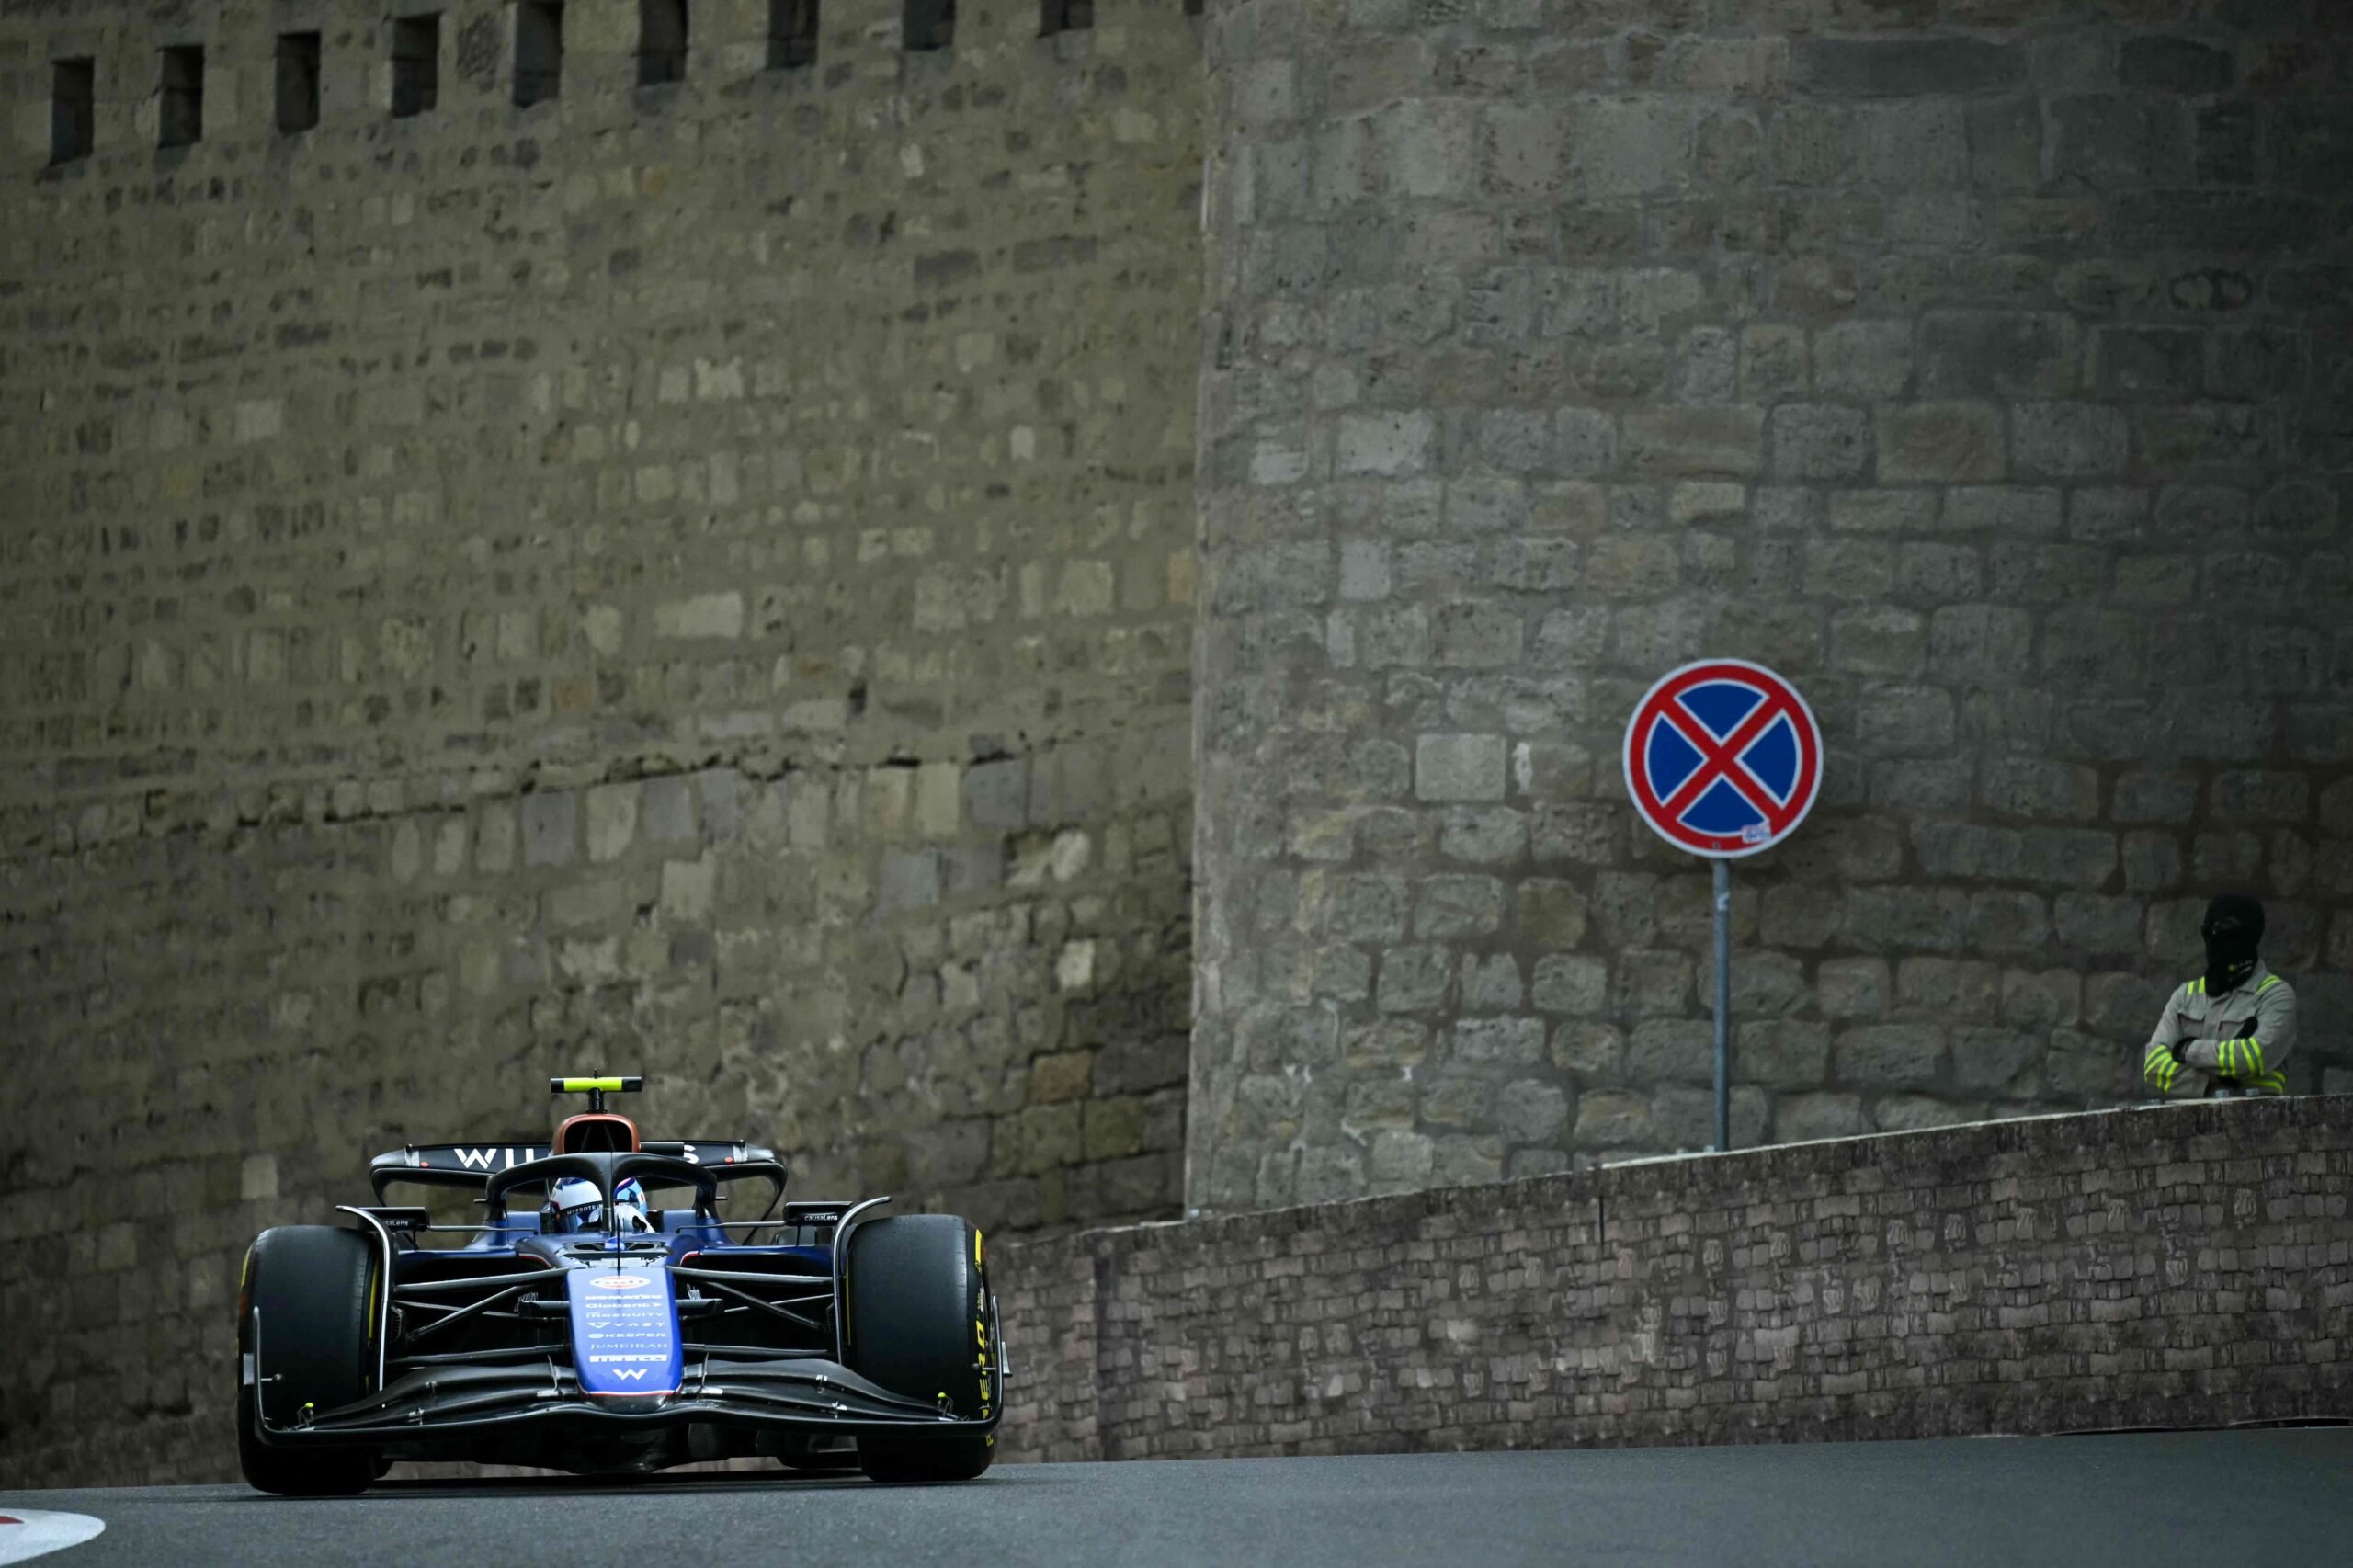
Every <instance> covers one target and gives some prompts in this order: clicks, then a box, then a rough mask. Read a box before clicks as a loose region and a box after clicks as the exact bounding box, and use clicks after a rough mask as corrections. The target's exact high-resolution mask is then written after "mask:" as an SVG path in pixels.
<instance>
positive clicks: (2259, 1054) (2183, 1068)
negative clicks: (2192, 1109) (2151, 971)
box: [2141, 959, 2296, 1096]
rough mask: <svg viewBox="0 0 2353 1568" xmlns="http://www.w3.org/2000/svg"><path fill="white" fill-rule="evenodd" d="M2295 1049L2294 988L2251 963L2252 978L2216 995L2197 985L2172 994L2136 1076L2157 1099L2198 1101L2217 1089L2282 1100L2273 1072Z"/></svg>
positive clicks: (2281, 1079)
mask: <svg viewBox="0 0 2353 1568" xmlns="http://www.w3.org/2000/svg"><path fill="white" fill-rule="evenodd" d="M2295 1045H2296V988H2295V987H2294V986H2292V985H2290V984H2289V983H2287V982H2286V981H2284V980H2282V979H2280V978H2279V976H2278V975H2276V974H2274V973H2272V972H2271V971H2270V970H2268V969H2267V968H2265V967H2264V964H2263V960H2260V959H2257V960H2256V964H2255V972H2254V973H2252V974H2250V975H2248V976H2247V977H2246V978H2245V980H2243V981H2241V982H2240V983H2238V984H2237V985H2235V986H2234V987H2233V988H2231V989H2230V990H2228V991H2225V992H2223V993H2222V994H2221V995H2219V996H2210V995H2208V994H2206V982H2205V981H2204V980H2202V979H2200V980H2193V981H2191V982H2190V983H2188V984H2187V985H2184V986H2181V987H2179V988H2177V990H2176V991H2175V992H2174V994H2173V995H2172V997H2171V998H2170V999H2169V1000H2167V1002H2166V1003H2165V1016H2164V1017H2160V1018H2159V1019H2158V1020H2157V1028H2156V1032H2155V1033H2154V1034H2153V1035H2151V1036H2150V1037H2149V1044H2148V1048H2147V1049H2146V1050H2145V1051H2143V1052H2142V1057H2141V1075H2142V1077H2143V1079H2145V1080H2146V1081H2147V1082H2148V1084H2149V1085H2150V1086H2151V1087H2152V1088H2154V1089H2155V1090H2157V1092H2158V1093H2160V1094H2166V1095H2174V1096H2197V1095H2203V1094H2205V1093H2207V1092H2208V1091H2209V1090H2210V1089H2211V1087H2212V1086H2213V1085H2216V1084H2218V1083H2219V1084H2224V1085H2230V1086H2231V1087H2234V1088H2237V1089H2240V1090H2252V1091H2254V1092H2256V1093H2258V1094H2268V1095H2284V1094H2286V1093H2287V1092H2288V1080H2287V1077H2286V1076H2285V1074H2283V1073H2282V1072H2281V1069H2282V1068H2283V1067H2284V1066H2286V1064H2287V1061H2288V1053H2289V1052H2290V1051H2292V1050H2294V1049H2295ZM2176 1051H2178V1052H2179V1060H2178V1061H2177V1060H2176V1059H2175V1058H2176Z"/></svg>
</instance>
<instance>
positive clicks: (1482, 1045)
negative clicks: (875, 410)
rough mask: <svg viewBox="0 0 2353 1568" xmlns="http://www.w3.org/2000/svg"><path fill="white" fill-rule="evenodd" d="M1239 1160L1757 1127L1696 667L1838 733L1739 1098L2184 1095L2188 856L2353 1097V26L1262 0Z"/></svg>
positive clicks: (1206, 1176) (1678, 2) (1226, 1076)
mask: <svg viewBox="0 0 2353 1568" xmlns="http://www.w3.org/2000/svg"><path fill="white" fill-rule="evenodd" d="M1208 69H1209V80H1210V93H1211V109H1210V115H1209V120H1208V124H1209V126H1210V135H1209V148H1210V150H1209V164H1208V173H1207V179H1206V183H1207V187H1208V193H1209V206H1210V225H1209V230H1208V248H1209V271H1208V279H1209V281H1208V290H1209V292H1208V299H1207V306H1208V309H1209V310H1210V312H1211V316H1212V321H1211V325H1210V326H1209V328H1208V329H1207V330H1206V332H1205V338H1206V340H1207V342H1208V345H1209V347H1208V349H1207V354H1208V363H1207V366H1206V368H1205V372H1204V378H1203V382H1202V389H1201V403H1200V415H1199V417H1200V425H1201V451H1202V457H1201V472H1200V506H1201V530H1202V552H1203V559H1202V566H1201V620H1200V641H1199V662H1198V667H1197V680H1198V683H1199V699H1198V701H1197V704H1196V720H1197V726H1198V728H1197V737H1198V739H1197V768H1198V782H1197V789H1198V802H1197V808H1196V816H1197V821H1198V824H1199V827H1198V835H1199V836H1198V838H1197V842H1196V866H1197V870H1198V875H1199V879H1200V888H1201V892H1200V903H1199V921H1198V923H1197V928H1196V931H1195V938H1194V939H1195V944H1196V949H1197V954H1198V961H1199V983H1198V988H1197V992H1196V996H1197V1015H1196V1020H1195V1025H1194V1069H1193V1091H1192V1092H1193V1108H1192V1114H1191V1117H1190V1119H1189V1121H1188V1138H1189V1141H1190V1149H1191V1153H1190V1158H1189V1162H1188V1166H1189V1170H1190V1173H1191V1174H1190V1177H1189V1182H1190V1187H1191V1191H1192V1196H1193V1201H1194V1202H1195V1203H1196V1204H1199V1205H1201V1206H1204V1207H1208V1208H1212V1209H1220V1210H1224V1209H1233V1208H1247V1207H1251V1206H1255V1205H1262V1204H1269V1203H1283V1202H1290V1201H1300V1202H1308V1201H1314V1200H1320V1199H1336V1198H1347V1197H1353V1196H1357V1195H1360V1194H1364V1193H1380V1192H1391V1191H1399V1190H1407V1189H1413V1188H1417V1187H1425V1186H1428V1185H1431V1184H1433V1183H1449V1182H1464V1181H1479V1180H1488V1179H1493V1178H1494V1177H1496V1176H1529V1175H1536V1174H1540V1173H1543V1172H1547V1171H1553V1170H1560V1169H1563V1168H1567V1167H1571V1166H1573V1165H1577V1164H1581V1163H1584V1162H1587V1161H1591V1160H1593V1159H1596V1158H1608V1157H1610V1156H1611V1155H1613V1154H1620V1153H1637V1152H1643V1151H1649V1150H1654V1149H1659V1148H1675V1147H1684V1148H1695V1147H1699V1146H1700V1145H1702V1144H1703V1143H1704V1142H1706V1141H1707V1140H1708V1139H1709V1138H1710V1137H1711V1134H1712V1100H1711V1093H1710V1090H1709V1088H1708V1086H1707V1085H1708V1084H1709V1080H1710V1078H1711V1074H1712V1051H1711V1023H1710V1020H1709V1015H1708V1009H1709V1007H1710V1006H1711V990H1710V982H1709V976H1710V973H1711V958H1710V954H1709V947H1708V945H1709V935H1708V933H1709V926H1708V919H1709V915H1708V910H1709V902H1710V901H1709V897H1708V892H1707V889H1708V877H1707V873H1706V871H1705V869H1702V868H1701V867H1699V864H1698V863H1697V862H1695V861H1693V860H1691V859H1689V858H1685V857H1682V856H1680V855H1679V854H1677V853H1675V852H1673V851H1670V850H1668V849H1667V848H1666V847H1665V846H1664V845H1663V844H1662V843H1660V842H1658V841H1657V840H1656V839H1655V838H1654V835H1651V833H1650V832H1649V831H1648V830H1647V829H1645V828H1644V827H1643V826H1642V825H1641V824H1639V823H1638V821H1637V820H1636V819H1635V818H1634V816H1633V813H1632V812H1631V807H1630V806H1629V804H1628V803H1627V798H1626V787H1625V784H1624V782H1623V780H1622V778H1621V774H1620V759H1619V746H1620V735H1621V733H1622V731H1623V728H1624V725H1625V722H1626V720H1627V717H1628V715H1629V713H1630V712H1631V710H1632V708H1633V706H1634V703H1635V702H1636V700H1637V699H1639V697H1640V696H1641V694H1642V693H1643V691H1644V689H1645V688H1646V687H1648V686H1649V685H1650V684H1651V682H1652V681H1653V680H1654V679H1655V678H1656V677H1657V676H1660V675H1662V674H1664V673H1665V671H1667V670H1668V669H1670V668H1672V667H1674V666H1676V665H1679V664H1682V663H1685V662H1687V661H1689V660H1692V659H1695V658H1699V657H1700V656H1703V655H1717V656H1726V655H1728V656H1733V657H1745V658H1748V659H1753V660H1756V661H1758V662H1760V663H1764V664H1768V665H1773V666H1774V667H1776V668H1778V669H1779V670H1780V671H1781V672H1782V673H1783V674H1785V675H1788V676H1791V677H1792V678H1793V679H1795V680H1796V682H1797V683H1798V684H1799V685H1800V687H1802V689H1803V690H1804V692H1805V693H1806V695H1807V697H1808V698H1809V699H1810V702H1811V705H1812V707H1813V710H1814V712H1815V714H1816V715H1817V717H1818V718H1819V719H1820V721H1821V722H1822V724H1823V727H1824V731H1825V732H1826V735H1827V742H1828V761H1827V768H1826V773H1825V779H1826V782H1825V784H1824V794H1823V799H1822V801H1821V804H1820V805H1819V807H1818V808H1817V809H1816V810H1815V812H1814V813H1813V817H1812V819H1811V821H1810V822H1809V824H1807V825H1806V826H1805V827H1804V828H1803V829H1802V832H1801V833H1800V835H1798V836H1797V837H1796V838H1795V839H1793V840H1792V841H1791V842H1790V844H1789V845H1788V846H1786V847H1784V848H1782V849H1779V850H1775V851H1771V852H1768V853H1767V854H1765V855H1763V856H1760V857H1758V858H1755V859H1752V860H1746V861H1743V862H1740V863H1739V867H1738V870H1737V873H1736V877H1735V885H1736V889H1737V892H1736V897H1735V902H1734V904H1733V939H1734V942H1735V944H1736V947H1737V956H1736V959H1735V962H1734V966H1733V973H1734V991H1733V1007H1734V1010H1735V1014H1736V1017H1737V1020H1738V1028H1737V1037H1736V1040H1735V1047H1734V1070H1733V1076H1734V1080H1735V1085H1736V1086H1735V1088H1734V1090H1733V1106H1732V1116H1733V1135H1734V1138H1735V1141H1736V1143H1737V1144H1739V1145H1744V1146H1745V1145H1748V1144H1753V1143H1756V1142H1758V1141H1760V1140H1764V1139H1778V1140H1781V1141H1789V1140H1793V1139H1804V1138H1819V1137H1824V1136H1832V1135H1837V1134H1845V1133H1853V1132H1859V1131H1870V1130H1873V1129H1905V1128H1918V1127H1924V1126H1930V1125H1936V1124H1939V1123H1945V1122H1951V1121H1958V1120H1963V1119H1973V1118H1979V1117H1985V1116H2004V1115H2009V1114H2014V1113H2017V1112H2019V1111H2024V1110H2029V1109H2033V1108H2063V1107H2070V1106H2085V1105H2098V1104H2101V1103H2105V1102H2109V1101H2113V1100H2114V1099H2116V1098H2118V1097H2120V1096H2131V1095H2135V1094H2137V1092H2138V1084H2137V1066H2138V1062H2137V1058H2138V1054H2139V1052H2138V1050H2137V1047H2138V1044H2139V1042H2140V1041H2142V1040H2145V1038H2146V1035H2147V1031H2148V1030H2149V1028H2151V1026H2152V1024H2153V1023H2154V1019H2155V1017H2156V1014H2157V1011H2158V1009H2159V1007H2160V1006H2161V1004H2162V1003H2163V1001H2164V999H2165V994H2166V993H2167V991H2168V990H2169V989H2170V988H2171V987H2172V986H2173V985H2175V984H2177V983H2180V982H2181V981H2183V980H2186V979H2188V977H2189V976H2190V975H2191V974H2192V973H2193V972H2195V970H2196V967H2197V964H2198V962H2199V961H2200V960H2199V944H2198V940H2197V936H2196V927H2197V923H2198V919H2199V915H2200V910H2201V908H2202V906H2203V903H2204V902H2205V900H2206V899H2207V898H2208V897H2209V896H2210V895H2211V893H2213V892H2219V891H2222V890H2224V889H2227V888H2240V889H2245V890H2246V891H2250V892H2256V893H2257V894H2259V895H2260V896H2261V897H2263V898H2264V899H2265V900H2266V901H2267V902H2268V904H2269V906H2270V915H2271V933H2272V934H2271V937H2270V940H2269V944H2268V953H2269V956H2270V960H2271V962H2272V963H2273V965H2274V966H2275V967H2276V968H2278V969H2279V970H2281V971H2286V972H2288V973H2290V974H2291V975H2292V976H2293V977H2294V978H2295V981H2296V983H2297V985H2298V987H2299V989H2300V993H2301V994H2302V1000H2303V1006H2304V1024H2305V1029H2304V1042H2305V1043H2304V1047H2303V1051H2302V1059H2301V1060H2300V1061H2299V1062H2297V1063H2296V1064H2295V1071H2296V1074H2297V1078H2298V1081H2299V1082H2300V1083H2301V1084H2302V1085H2307V1086H2323V1085H2325V1086H2330V1087H2347V1086H2353V1040H2348V1038H2347V1024H2348V1021H2353V766H2349V765H2353V617H2348V614H2347V611H2348V609H2353V223H2349V222H2348V211H2353V179H2348V178H2347V167H2348V165H2353V12H2348V11H2347V8H2346V7H2344V6H2332V5H2322V4H2307V3H2302V0H2290V3H2280V4H2251V3H2246V0H2212V3H2192V0H2099V3H2079V4H2051V3H2049V0H1933V3H1932V0H1910V3H1893V0H1890V3H1884V4H1882V3H1874V0H1747V3H1743V4H1738V5H1731V4H1702V3H1700V0H1622V3H1620V0H1563V3H1559V4H1546V3H1542V0H1480V3H1478V4H1475V5H1473V4H1453V3H1450V0H1434V3H1415V0H1251V3H1249V4H1245V5H1237V6H1232V7H1230V8H1225V9H1222V10H1220V11H1219V12H1218V13H1217V15H1216V17H1215V18H1214V20H1213V25H1212V27H1211V33H1210V39H1209V49H1208Z"/></svg>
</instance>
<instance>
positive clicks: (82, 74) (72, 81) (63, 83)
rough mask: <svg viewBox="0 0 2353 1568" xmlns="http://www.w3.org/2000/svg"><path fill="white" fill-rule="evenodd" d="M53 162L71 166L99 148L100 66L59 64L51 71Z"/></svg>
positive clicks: (77, 62)
mask: <svg viewBox="0 0 2353 1568" xmlns="http://www.w3.org/2000/svg"><path fill="white" fill-rule="evenodd" d="M50 84H51V85H50V99H49V161H50V163H51V164H52V165H56V164H70V163H72V162H74V160H75V159H77V158H86V157H88V156H89V155H90V153H91V152H92V151H93V150H94V149H95V148H96V147H97V90H98V72H97V62H96V61H95V60H91V59H88V58H84V59H80V60H59V61H55V62H51V67H50Z"/></svg>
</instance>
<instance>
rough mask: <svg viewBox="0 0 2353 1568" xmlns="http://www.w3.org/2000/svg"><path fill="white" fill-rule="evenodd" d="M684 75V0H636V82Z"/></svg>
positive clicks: (663, 82)
mask: <svg viewBox="0 0 2353 1568" xmlns="http://www.w3.org/2000/svg"><path fill="white" fill-rule="evenodd" d="M686 79H687V0H637V85H639V86H641V87H666V86H669V85H672V84H674V83H677V82H683V81H685V80H686Z"/></svg>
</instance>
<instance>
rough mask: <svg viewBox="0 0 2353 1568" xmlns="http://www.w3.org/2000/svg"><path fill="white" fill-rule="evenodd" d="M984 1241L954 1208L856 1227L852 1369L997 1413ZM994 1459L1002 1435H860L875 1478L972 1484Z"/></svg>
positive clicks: (862, 1454)
mask: <svg viewBox="0 0 2353 1568" xmlns="http://www.w3.org/2000/svg"><path fill="white" fill-rule="evenodd" d="M980 1242H981V1238H980V1233H979V1232H977V1231H975V1230H973V1229H972V1226H971V1225H969V1224H967V1223H965V1222H964V1221H962V1220H960V1219H958V1218H957V1217H956V1216H955V1215H953V1214H904V1215H897V1216H894V1217H892V1218H891V1219H888V1220H870V1221H867V1222H866V1223H865V1224H863V1225H860V1226H858V1228H857V1229H856V1230H854V1231H852V1232H851V1233H850V1237H849V1249H848V1251H849V1256H848V1257H847V1273H848V1279H847V1300H846V1305H847V1309H848V1311H847V1316H848V1324H847V1327H848V1330H849V1346H848V1357H849V1368H850V1370H852V1371H854V1372H857V1373H858V1374H860V1375H861V1376H863V1377H866V1378H870V1379H871V1380H872V1381H875V1382H877V1383H879V1384H881V1386H882V1387H884V1388H886V1389H889V1390H890V1391H891V1392H892V1393H899V1394H905V1395H906V1396H908V1397H909V1398H911V1399H920V1400H924V1401H926V1402H930V1401H933V1400H938V1399H945V1400H946V1401H947V1403H948V1408H949V1410H951V1411H952V1412H954V1413H955V1414H956V1415H960V1416H962V1417H965V1418H966V1419H968V1420H970V1419H979V1418H983V1417H986V1416H988V1415H993V1414H994V1411H993V1410H992V1409H991V1407H990V1405H989V1372H988V1360H989V1346H988V1338H987V1336H988V1326H987V1325H988V1322H989V1311H988V1282H987V1279H986V1278H985V1277H984V1276H983V1272H982V1265H981V1245H980ZM995 1457H996V1438H995V1435H994V1434H983V1435H982V1436H979V1437H969V1436H960V1437H925V1436H921V1435H919V1434H918V1433H915V1432H910V1433H908V1434H907V1435H905V1436H904V1437H903V1436H901V1435H899V1434H897V1433H885V1434H880V1435H876V1436H872V1437H860V1438H859V1439H858V1468H859V1469H860V1470H862V1471H865V1472H866V1473H867V1476H868V1477H869V1478H870V1479H871V1480H875V1481H970V1480H972V1478H973V1477H974V1476H977V1475H979V1474H980V1473H981V1472H982V1471H984V1470H986V1469H988V1467H989V1460H992V1459H995Z"/></svg>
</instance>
